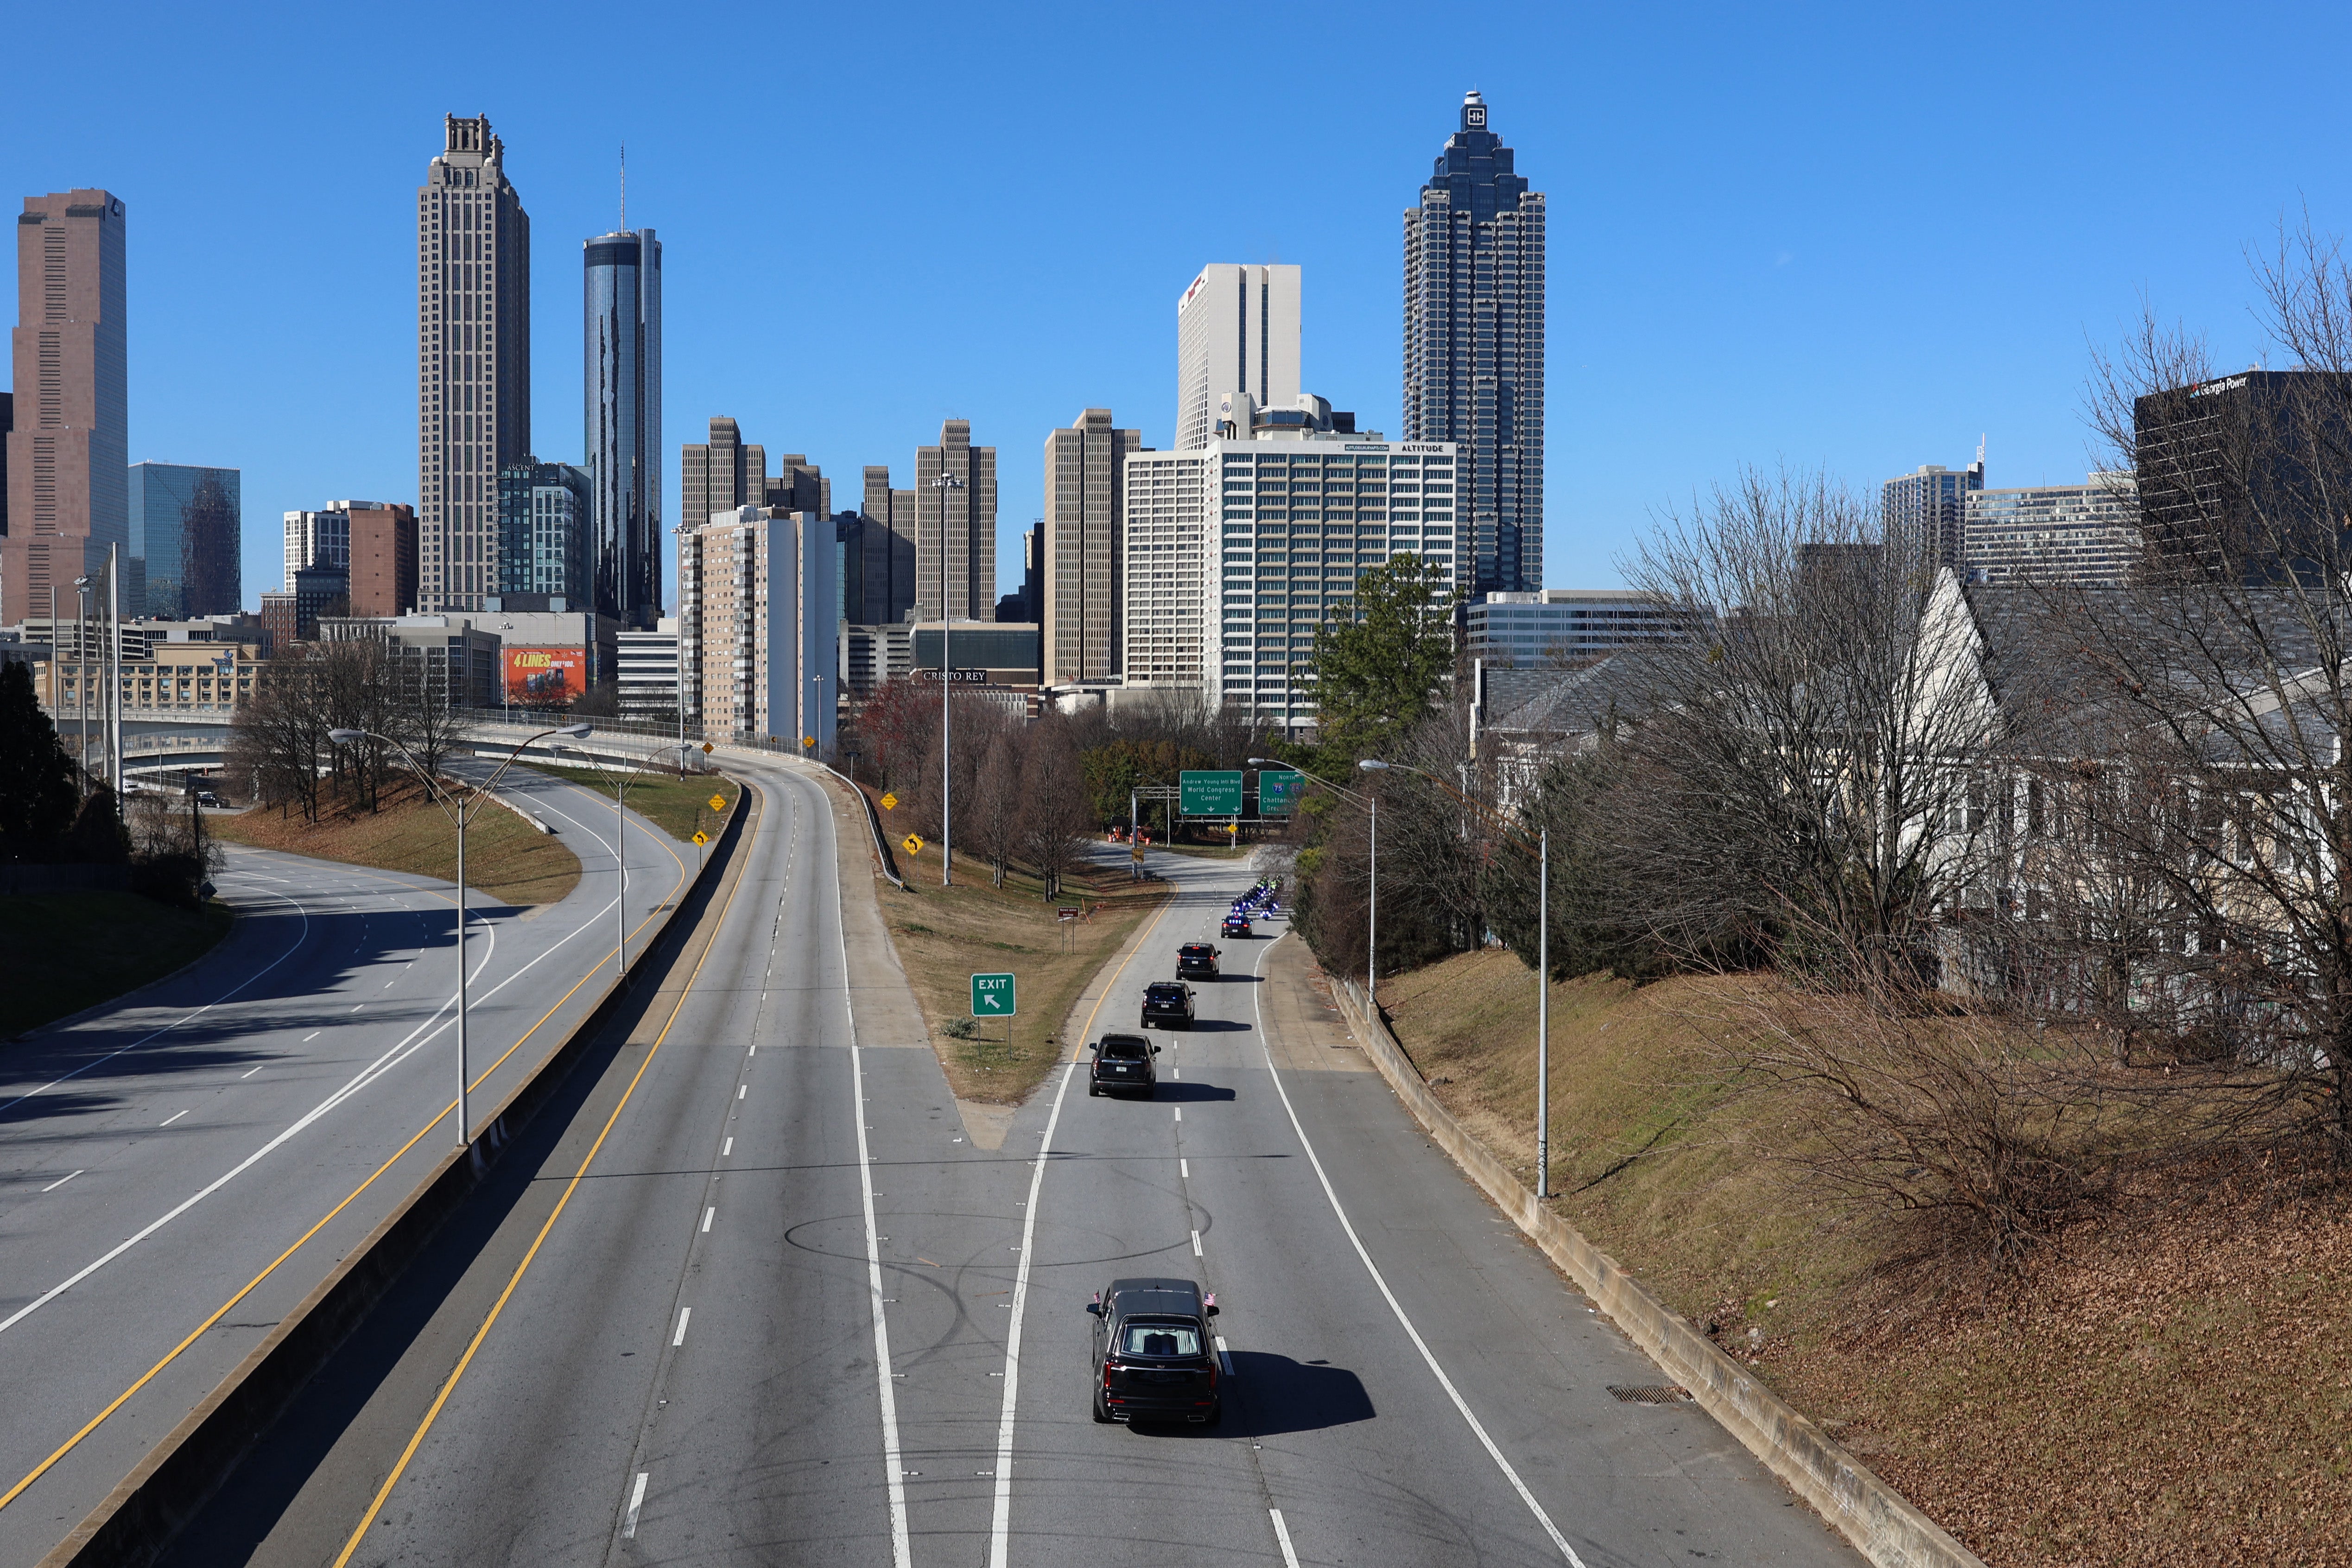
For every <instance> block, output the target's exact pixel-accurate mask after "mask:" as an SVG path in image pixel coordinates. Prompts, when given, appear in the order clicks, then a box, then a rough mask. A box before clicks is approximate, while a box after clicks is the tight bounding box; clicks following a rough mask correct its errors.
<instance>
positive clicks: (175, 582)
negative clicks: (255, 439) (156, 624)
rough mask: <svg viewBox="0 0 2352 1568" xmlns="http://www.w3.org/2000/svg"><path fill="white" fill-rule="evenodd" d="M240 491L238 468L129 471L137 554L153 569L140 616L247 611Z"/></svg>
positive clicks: (136, 466)
mask: <svg viewBox="0 0 2352 1568" xmlns="http://www.w3.org/2000/svg"><path fill="white" fill-rule="evenodd" d="M242 488H243V476H242V475H240V474H239V473H238V471H237V470H236V469H235V468H190V467H186V466H184V465H182V464H178V463H133V464H131V556H132V557H133V558H134V559H137V560H142V561H144V562H145V563H147V592H146V599H145V603H144V604H143V605H142V606H141V613H142V614H145V615H149V616H159V617H161V618H162V619H164V620H181V619H187V618H192V617H195V616H226V615H234V614H236V612H237V611H238V610H239V609H241V608H242V607H243V604H244V598H245V595H244V589H243V581H244V574H243V570H242V567H241V565H240V563H239V561H238V542H239V533H240V520H241V507H242Z"/></svg>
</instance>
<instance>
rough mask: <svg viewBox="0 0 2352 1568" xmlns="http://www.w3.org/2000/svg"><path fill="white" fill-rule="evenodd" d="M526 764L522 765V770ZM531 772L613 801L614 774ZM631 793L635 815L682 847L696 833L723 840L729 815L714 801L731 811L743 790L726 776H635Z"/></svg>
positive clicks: (538, 766)
mask: <svg viewBox="0 0 2352 1568" xmlns="http://www.w3.org/2000/svg"><path fill="white" fill-rule="evenodd" d="M521 765H522V764H521V763H517V764H516V766H517V767H518V768H520V766H521ZM531 772H533V773H545V774H546V775H547V776H548V777H550V778H557V779H563V780H566V781H568V782H570V783H572V784H582V785H584V786H585V787H587V788H589V789H593V790H601V791H602V792H604V799H605V804H607V805H610V804H611V803H612V797H613V781H612V777H611V775H610V774H605V773H597V772H596V771H595V770H594V769H593V768H554V767H549V766H548V765H547V764H545V763H532V764H531ZM627 776H628V777H629V778H630V779H631V781H632V782H631V783H630V784H629V793H628V797H627V798H628V806H629V809H630V810H631V811H634V812H635V813H637V814H638V815H639V816H645V817H647V818H649V819H651V820H652V822H653V823H654V824H655V826H658V827H659V828H660V829H661V830H662V831H663V832H664V833H667V834H668V835H669V836H670V837H672V838H675V839H677V841H678V842H679V843H681V844H691V843H692V842H694V836H695V834H696V833H698V832H700V833H708V834H709V835H710V837H713V838H717V837H719V828H720V827H722V826H725V825H726V822H727V813H726V812H725V811H713V810H711V809H710V797H711V796H712V795H717V796H719V798H720V799H722V800H724V801H725V802H726V803H727V807H728V810H732V809H733V808H734V805H735V797H736V796H737V795H740V794H741V793H742V792H743V786H742V785H740V784H737V783H736V782H735V781H734V780H733V779H730V778H729V777H728V776H727V775H726V774H724V773H688V774H687V775H686V777H685V778H684V779H680V778H679V777H678V776H677V774H676V773H634V774H630V775H627Z"/></svg>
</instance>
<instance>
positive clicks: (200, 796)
mask: <svg viewBox="0 0 2352 1568" xmlns="http://www.w3.org/2000/svg"><path fill="white" fill-rule="evenodd" d="M220 803H221V801H220V796H218V795H215V794H214V793H213V792H212V791H210V790H208V789H200V790H198V791H197V792H196V804H197V805H219V804H220Z"/></svg>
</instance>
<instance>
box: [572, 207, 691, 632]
mask: <svg viewBox="0 0 2352 1568" xmlns="http://www.w3.org/2000/svg"><path fill="white" fill-rule="evenodd" d="M584 259H585V263H586V273H585V279H584V285H585V289H584V295H585V300H586V321H585V326H584V331H583V339H582V348H583V378H584V390H585V393H586V402H585V409H584V412H585V415H586V420H587V440H586V451H587V461H586V463H585V464H584V465H583V466H584V467H585V468H587V470H588V477H589V501H588V529H587V541H586V553H587V565H586V572H587V576H586V582H585V587H586V590H587V591H588V593H589V594H590V595H592V596H591V598H590V599H589V600H588V601H587V606H586V607H593V609H594V610H595V611H596V612H597V613H598V614H600V615H606V616H614V617H615V618H617V619H618V620H619V621H620V623H621V625H622V626H625V627H626V628H628V629H629V630H632V631H650V630H651V629H652V628H653V626H654V623H655V622H656V620H658V619H659V618H660V617H661V603H662V595H661V547H662V546H661V542H662V527H661V510H662V508H661V494H662V489H661V449H662V433H661V242H660V241H659V240H657V239H656V238H655V237H654V231H653V230H652V229H649V228H641V229H635V230H633V231H629V232H625V233H618V234H601V235H598V236H597V237H595V238H593V239H591V240H588V241H587V242H585V247H584ZM695 521H697V522H700V521H703V520H702V519H699V518H697V519H695Z"/></svg>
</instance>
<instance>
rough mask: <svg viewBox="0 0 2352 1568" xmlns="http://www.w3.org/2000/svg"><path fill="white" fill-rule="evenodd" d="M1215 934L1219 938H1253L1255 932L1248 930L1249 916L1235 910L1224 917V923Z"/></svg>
mask: <svg viewBox="0 0 2352 1568" xmlns="http://www.w3.org/2000/svg"><path fill="white" fill-rule="evenodd" d="M1217 934H1218V935H1219V936H1255V935H1256V934H1257V932H1256V931H1253V930H1252V929H1251V928H1250V918H1249V916H1247V915H1245V914H1243V913H1241V912H1240V911H1239V910H1236V911H1234V913H1232V914H1229V915H1227V916H1226V917H1225V920H1224V923H1223V925H1221V926H1219V927H1218V928H1217Z"/></svg>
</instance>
